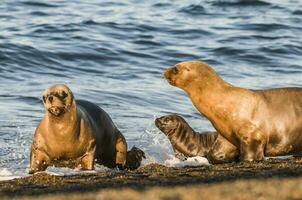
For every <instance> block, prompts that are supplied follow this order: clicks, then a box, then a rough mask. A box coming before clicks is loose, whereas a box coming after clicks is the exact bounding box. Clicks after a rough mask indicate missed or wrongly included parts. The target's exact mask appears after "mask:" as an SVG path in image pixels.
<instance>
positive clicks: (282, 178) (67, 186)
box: [0, 158, 302, 200]
mask: <svg viewBox="0 0 302 200" xmlns="http://www.w3.org/2000/svg"><path fill="white" fill-rule="evenodd" d="M301 165H302V159H301V158H290V159H288V160H277V159H269V160H266V161H263V162H253V163H230V164H221V165H210V166H199V167H183V168H174V167H165V166H162V165H158V164H149V165H146V166H144V167H141V168H139V169H138V170H135V171H119V172H117V171H109V172H98V173H87V174H86V173H85V174H80V175H72V176H54V175H50V174H47V173H39V174H35V175H33V176H29V177H24V178H19V179H14V180H10V181H3V182H0V193H1V199H12V198H14V199H37V198H38V199H66V198H67V199H123V200H125V199H142V198H143V199H221V198H223V199H300V198H301V197H302V177H301V176H302V167H301Z"/></svg>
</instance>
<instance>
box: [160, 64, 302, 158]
mask: <svg viewBox="0 0 302 200" xmlns="http://www.w3.org/2000/svg"><path fill="white" fill-rule="evenodd" d="M164 76H165V78H166V79H167V80H168V82H169V83H170V84H171V85H173V86H176V87H178V88H181V89H183V90H184V91H185V92H186V93H187V94H188V95H189V97H190V99H191V101H192V103H193V104H194V106H195V107H196V108H197V109H198V110H199V112H201V113H202V114H203V115H204V116H205V117H206V118H208V119H209V120H210V121H211V123H212V124H213V126H214V127H215V129H216V130H217V131H218V132H219V133H220V134H221V135H222V136H223V137H225V138H226V139H227V140H228V141H230V142H231V143H232V144H234V145H235V146H237V147H238V148H239V149H240V157H241V159H242V160H243V161H254V160H263V159H264V156H279V155H286V154H296V153H301V151H302V88H297V87H292V88H275V89H267V90H250V89H245V88H240V87H236V86H233V85H231V84H229V83H227V82H226V81H224V80H223V79H221V78H220V77H219V76H218V75H217V73H216V72H215V71H214V70H213V69H212V68H211V67H210V66H209V65H208V64H206V63H203V62H199V61H188V62H181V63H178V64H176V65H175V66H173V67H171V68H169V69H167V70H165V71H164Z"/></svg>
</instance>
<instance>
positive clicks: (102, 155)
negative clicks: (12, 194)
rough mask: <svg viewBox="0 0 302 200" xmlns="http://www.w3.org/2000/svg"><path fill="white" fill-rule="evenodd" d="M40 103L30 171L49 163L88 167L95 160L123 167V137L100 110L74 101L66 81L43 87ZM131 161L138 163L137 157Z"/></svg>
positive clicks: (89, 104)
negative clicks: (40, 108)
mask: <svg viewBox="0 0 302 200" xmlns="http://www.w3.org/2000/svg"><path fill="white" fill-rule="evenodd" d="M43 103H44V107H45V115H44V117H43V119H42V121H41V122H40V124H39V125H38V127H37V128H36V131H35V134H34V137H33V141H32V147H31V155H30V170H29V173H30V174H32V173H35V172H37V171H44V170H45V169H46V168H47V166H50V165H55V166H66V167H71V168H76V167H77V168H80V169H87V170H91V169H94V163H95V161H96V162H97V163H99V164H102V165H104V166H107V167H110V168H113V167H116V166H118V167H120V168H124V167H125V164H126V160H127V159H126V157H127V156H126V155H127V143H126V140H125V138H124V136H123V135H122V133H121V132H120V131H119V130H118V129H117V127H116V126H115V125H114V123H113V121H112V120H111V118H110V116H109V115H108V114H107V113H106V112H105V111H104V110H102V109H101V108H100V107H98V106H97V105H95V104H93V103H91V102H88V101H84V100H77V101H76V100H75V98H74V96H73V94H72V92H71V90H70V89H69V88H68V87H67V86H66V85H53V86H51V87H50V88H48V89H47V90H45V91H44V92H43ZM130 152H132V154H136V152H138V151H132V150H131V151H130ZM132 157H133V156H132ZM140 157H141V156H138V158H140ZM132 161H133V162H134V163H135V164H136V166H137V165H138V166H139V164H140V161H141V159H140V160H137V159H136V160H135V159H132ZM137 163H139V164H137ZM128 165H129V164H128Z"/></svg>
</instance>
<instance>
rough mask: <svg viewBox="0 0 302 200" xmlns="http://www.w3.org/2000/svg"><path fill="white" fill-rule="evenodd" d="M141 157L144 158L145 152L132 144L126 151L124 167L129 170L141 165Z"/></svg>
mask: <svg viewBox="0 0 302 200" xmlns="http://www.w3.org/2000/svg"><path fill="white" fill-rule="evenodd" d="M143 158H145V159H146V156H145V153H144V152H143V151H142V150H141V149H140V148H138V147H136V146H133V147H132V148H131V150H130V151H128V152H127V160H126V165H125V167H126V168H127V169H130V170H135V169H137V168H138V167H139V166H140V165H141V162H142V160H143Z"/></svg>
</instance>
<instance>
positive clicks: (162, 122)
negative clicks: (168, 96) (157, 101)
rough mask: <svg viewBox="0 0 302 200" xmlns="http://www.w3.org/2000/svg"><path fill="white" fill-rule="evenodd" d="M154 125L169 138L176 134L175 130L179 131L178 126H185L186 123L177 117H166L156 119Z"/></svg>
mask: <svg viewBox="0 0 302 200" xmlns="http://www.w3.org/2000/svg"><path fill="white" fill-rule="evenodd" d="M155 125H156V127H157V128H159V130H161V131H162V132H163V133H164V134H165V135H167V136H169V135H172V134H173V133H174V132H176V130H177V129H179V127H180V126H183V125H184V126H186V125H187V122H186V121H185V120H184V119H183V118H182V117H180V116H178V115H166V116H162V117H159V118H156V119H155ZM187 126H188V125H187Z"/></svg>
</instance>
